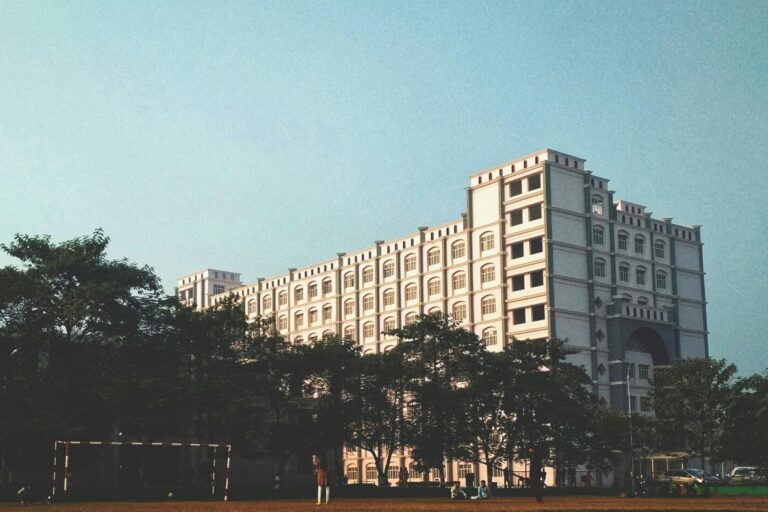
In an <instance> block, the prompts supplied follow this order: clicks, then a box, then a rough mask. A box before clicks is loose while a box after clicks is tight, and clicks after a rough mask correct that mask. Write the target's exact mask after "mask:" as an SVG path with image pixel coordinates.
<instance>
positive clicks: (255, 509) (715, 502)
mask: <svg viewBox="0 0 768 512" xmlns="http://www.w3.org/2000/svg"><path fill="white" fill-rule="evenodd" d="M35 509H39V510H41V511H42V510H45V511H46V512H97V511H98V512H112V511H114V512H267V511H269V512H289V511H290V512H293V511H297V512H301V511H328V512H335V511H338V512H407V511H417V512H433V511H434V512H438V511H439V512H443V511H448V512H463V511H478V512H502V511H504V512H510V511H512V512H528V511H531V512H544V511H547V510H567V511H593V510H606V511H607V510H638V511H641V510H689V511H690V510H694V511H698V510H702V511H704V510H707V511H710V510H719V511H724V510H729V511H731V510H732V511H764V512H768V498H766V497H762V496H716V497H713V498H708V499H702V498H699V499H683V498H666V499H640V498H635V499H626V498H613V497H604V496H574V497H568V496H557V497H547V498H546V501H545V503H544V504H543V505H537V504H536V503H535V502H534V501H533V498H531V497H519V498H518V497H515V498H494V499H491V500H488V501H458V502H457V501H450V500H448V499H445V500H434V499H394V500H387V499H340V500H337V501H334V502H332V503H331V504H330V505H322V506H317V505H315V503H314V502H313V501H311V500H302V501H298V500H285V501H232V502H229V503H223V502H210V501H208V502H199V501H198V502H154V503H124V502H123V503H66V504H54V505H44V504H35V505H31V506H30V505H26V506H22V505H16V504H8V503H5V504H0V512H16V511H19V512H21V511H30V510H35Z"/></svg>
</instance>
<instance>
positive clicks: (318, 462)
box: [312, 455, 331, 505]
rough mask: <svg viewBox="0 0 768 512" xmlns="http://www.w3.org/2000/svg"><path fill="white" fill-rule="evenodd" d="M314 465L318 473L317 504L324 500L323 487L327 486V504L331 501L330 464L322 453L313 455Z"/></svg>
mask: <svg viewBox="0 0 768 512" xmlns="http://www.w3.org/2000/svg"><path fill="white" fill-rule="evenodd" d="M312 465H313V466H314V468H315V474H316V475H317V504H318V505H320V504H321V503H322V502H323V488H325V504H326V505H327V504H328V503H330V501H331V486H330V485H329V484H328V466H327V464H326V462H325V458H324V457H322V456H320V455H313V456H312Z"/></svg>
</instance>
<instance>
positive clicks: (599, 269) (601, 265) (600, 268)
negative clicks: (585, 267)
mask: <svg viewBox="0 0 768 512" xmlns="http://www.w3.org/2000/svg"><path fill="white" fill-rule="evenodd" d="M594 266H595V277H605V262H604V261H602V260H595V265H594Z"/></svg>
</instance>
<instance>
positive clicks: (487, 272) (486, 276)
mask: <svg viewBox="0 0 768 512" xmlns="http://www.w3.org/2000/svg"><path fill="white" fill-rule="evenodd" d="M495 279H496V267H494V266H493V265H486V266H484V267H483V268H482V269H480V282H481V283H482V284H485V283H490V282H492V281H493V280H495Z"/></svg>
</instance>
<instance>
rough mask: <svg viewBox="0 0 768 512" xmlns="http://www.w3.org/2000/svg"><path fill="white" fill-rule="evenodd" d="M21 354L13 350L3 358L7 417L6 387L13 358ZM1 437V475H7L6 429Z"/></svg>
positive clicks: (4, 398) (3, 403)
mask: <svg viewBox="0 0 768 512" xmlns="http://www.w3.org/2000/svg"><path fill="white" fill-rule="evenodd" d="M18 353H19V349H17V348H15V349H13V350H11V353H10V354H8V357H5V358H3V363H4V364H3V366H4V368H3V386H2V394H3V396H2V401H3V402H2V406H3V411H2V413H3V415H4V416H7V411H6V410H5V408H6V407H7V403H8V397H7V395H6V392H5V391H6V386H7V383H8V374H9V373H10V372H11V361H13V358H14V356H15V355H16V354H18ZM0 435H2V438H1V439H0V443H2V445H1V446H0V475H5V429H4V428H3V431H2V432H0Z"/></svg>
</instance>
